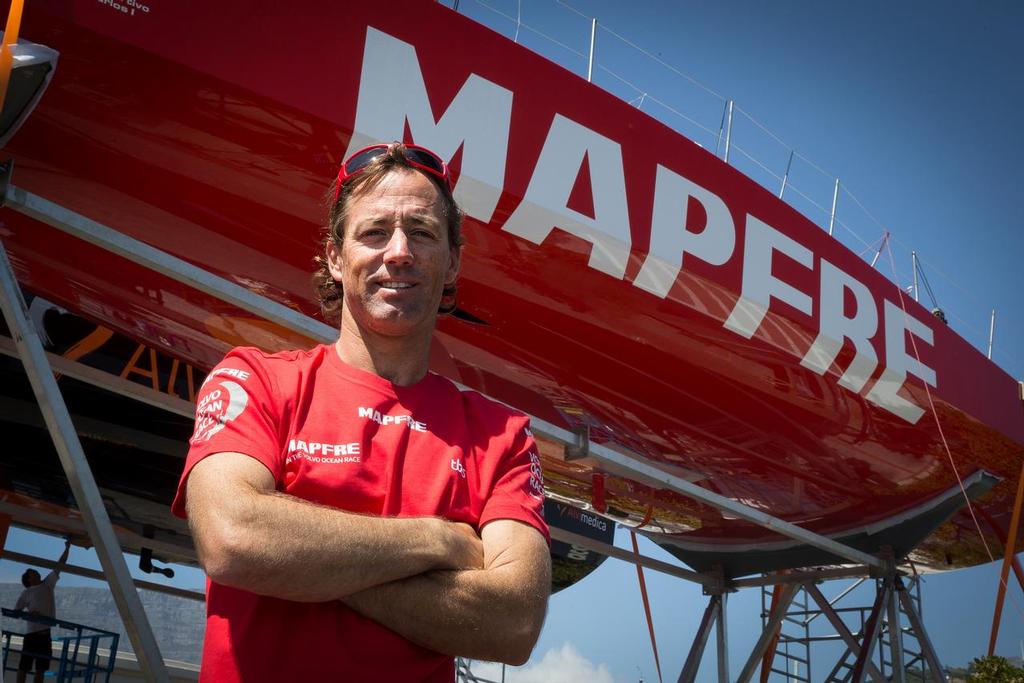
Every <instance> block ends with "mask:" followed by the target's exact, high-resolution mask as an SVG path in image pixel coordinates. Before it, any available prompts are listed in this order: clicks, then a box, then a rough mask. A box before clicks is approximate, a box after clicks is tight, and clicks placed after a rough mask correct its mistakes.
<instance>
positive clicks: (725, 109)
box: [715, 102, 729, 157]
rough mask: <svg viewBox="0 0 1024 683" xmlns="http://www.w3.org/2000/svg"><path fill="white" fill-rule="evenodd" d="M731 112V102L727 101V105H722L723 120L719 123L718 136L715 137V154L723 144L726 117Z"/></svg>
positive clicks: (716, 154)
mask: <svg viewBox="0 0 1024 683" xmlns="http://www.w3.org/2000/svg"><path fill="white" fill-rule="evenodd" d="M728 113H729V103H728V102H726V103H725V106H724V107H722V120H721V121H720V122H719V124H718V137H717V138H716V139H715V156H716V157H717V156H718V154H719V148H721V146H722V133H724V132H725V117H726V115H727V114H728Z"/></svg>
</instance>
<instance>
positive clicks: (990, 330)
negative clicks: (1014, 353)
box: [988, 308, 996, 360]
mask: <svg viewBox="0 0 1024 683" xmlns="http://www.w3.org/2000/svg"><path fill="white" fill-rule="evenodd" d="M995 336H996V309H994V308H993V309H992V321H991V322H990V323H989V325H988V359H989V360H992V339H993V337H995Z"/></svg>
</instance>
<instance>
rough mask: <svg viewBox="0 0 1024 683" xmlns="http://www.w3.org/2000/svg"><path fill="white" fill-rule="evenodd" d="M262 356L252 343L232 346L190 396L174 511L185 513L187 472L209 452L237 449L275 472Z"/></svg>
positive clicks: (271, 392)
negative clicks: (188, 433) (192, 418)
mask: <svg viewBox="0 0 1024 683" xmlns="http://www.w3.org/2000/svg"><path fill="white" fill-rule="evenodd" d="M264 359H265V356H262V355H261V354H260V352H259V351H257V350H256V349H248V348H239V349H234V350H233V351H231V352H230V353H228V355H227V356H226V357H225V358H224V360H223V361H221V362H220V364H218V365H217V367H215V368H214V369H213V370H211V371H210V374H209V375H207V376H206V380H205V381H204V382H203V385H202V387H200V389H199V394H198V395H197V397H196V422H195V431H194V432H193V433H192V438H190V439H189V451H188V456H187V458H186V459H185V468H184V471H183V472H182V474H181V480H180V481H179V482H178V491H177V494H176V495H175V497H174V502H173V503H172V504H171V511H172V512H173V513H174V514H175V515H176V516H178V517H181V518H184V517H185V484H186V482H187V481H188V475H189V473H190V472H191V471H192V468H193V467H195V465H196V463H198V462H199V461H200V460H202V459H203V458H205V457H207V456H209V455H213V454H215V453H225V452H233V453H242V454H245V455H248V456H250V457H252V458H255V459H256V460H258V461H260V462H261V463H263V465H265V466H266V468H267V469H268V470H270V473H271V474H272V475H274V478H275V479H279V478H280V475H281V470H282V467H283V461H282V459H281V447H280V444H279V433H280V429H279V415H280V406H279V403H278V402H277V390H276V389H277V388H276V386H275V384H274V380H273V377H272V376H271V375H270V374H269V373H268V372H267V369H266V367H265V360H264Z"/></svg>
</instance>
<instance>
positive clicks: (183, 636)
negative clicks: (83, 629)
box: [0, 583, 206, 664]
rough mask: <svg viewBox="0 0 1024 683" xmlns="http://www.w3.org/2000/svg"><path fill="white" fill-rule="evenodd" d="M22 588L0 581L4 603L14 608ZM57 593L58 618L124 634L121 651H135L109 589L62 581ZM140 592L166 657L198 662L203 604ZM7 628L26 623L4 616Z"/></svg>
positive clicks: (0, 599) (0, 600)
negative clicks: (73, 584)
mask: <svg viewBox="0 0 1024 683" xmlns="http://www.w3.org/2000/svg"><path fill="white" fill-rule="evenodd" d="M22 590H23V589H22V587H21V584H20V583H0V606H3V607H7V608H13V607H14V604H15V603H16V602H17V601H18V596H19V595H21V591H22ZM54 595H55V598H56V601H57V618H58V619H61V620H63V621H71V622H74V623H76V624H83V625H85V626H92V627H95V628H99V629H103V630H106V631H114V632H116V633H120V634H121V640H120V643H119V645H118V651H119V652H131V651H132V645H131V642H129V640H128V636H127V634H126V632H125V630H124V626H123V625H122V624H121V617H120V615H119V614H118V612H117V607H116V606H115V605H114V598H113V596H111V594H110V591H109V590H107V589H106V588H89V587H83V586H61V585H60V584H59V583H58V584H57V590H56V591H55V594H54ZM139 595H140V597H141V598H142V605H143V607H145V609H146V615H147V616H148V617H149V623H150V625H151V626H152V627H153V632H154V634H155V635H156V640H157V643H158V644H159V645H160V653H161V654H162V655H163V657H164V659H173V660H176V661H179V662H190V663H193V664H198V663H199V659H200V653H201V651H202V644H203V633H204V631H205V629H206V608H205V606H204V605H203V603H201V602H197V601H195V600H189V599H187V598H179V597H176V596H173V595H165V594H163V593H154V592H152V591H139ZM3 628H4V629H10V630H12V631H16V632H19V633H20V632H21V631H22V630H23V624H22V623H21V622H17V623H16V622H15V620H12V619H4V620H3ZM54 635H57V633H54Z"/></svg>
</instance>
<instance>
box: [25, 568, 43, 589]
mask: <svg viewBox="0 0 1024 683" xmlns="http://www.w3.org/2000/svg"><path fill="white" fill-rule="evenodd" d="M29 574H35V575H36V576H40V574H39V572H37V571H36V570H35V569H26V570H25V571H24V572H23V573H22V575H21V585H22V586H24V587H25V588H28V587H29V586H28V575H29Z"/></svg>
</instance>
